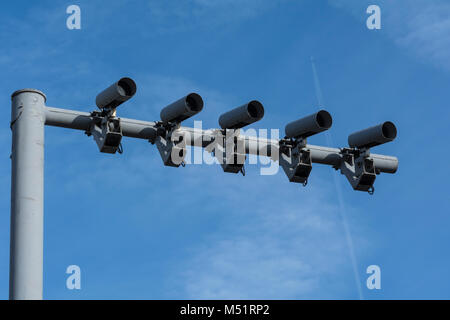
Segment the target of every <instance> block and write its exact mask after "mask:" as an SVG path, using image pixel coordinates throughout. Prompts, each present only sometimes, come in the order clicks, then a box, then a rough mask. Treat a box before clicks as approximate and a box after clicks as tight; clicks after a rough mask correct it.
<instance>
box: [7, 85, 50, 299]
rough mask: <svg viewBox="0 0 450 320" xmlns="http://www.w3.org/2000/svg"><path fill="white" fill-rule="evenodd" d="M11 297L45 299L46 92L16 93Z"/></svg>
mask: <svg viewBox="0 0 450 320" xmlns="http://www.w3.org/2000/svg"><path fill="white" fill-rule="evenodd" d="M11 99H12V110H11V130H12V154H11V160H12V176H11V247H10V278H9V298H10V299H11V300H39V299H42V282H43V246H44V245H43V240H44V124H45V106H44V105H45V100H46V98H45V95H44V94H43V93H42V92H40V91H38V90H34V89H23V90H19V91H16V92H14V93H13V95H12V97H11Z"/></svg>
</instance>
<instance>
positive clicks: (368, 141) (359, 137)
mask: <svg viewBox="0 0 450 320" xmlns="http://www.w3.org/2000/svg"><path fill="white" fill-rule="evenodd" d="M396 136H397V128H396V127H395V125H394V124H393V123H392V122H390V121H386V122H383V123H381V124H379V125H376V126H373V127H370V128H367V129H364V130H361V131H358V132H355V133H352V134H351V135H349V136H348V145H349V146H350V147H352V148H371V147H375V146H378V145H380V144H383V143H386V142H390V141H392V140H394V139H395V137H396Z"/></svg>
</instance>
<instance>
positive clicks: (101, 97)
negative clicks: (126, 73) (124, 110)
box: [95, 78, 136, 109]
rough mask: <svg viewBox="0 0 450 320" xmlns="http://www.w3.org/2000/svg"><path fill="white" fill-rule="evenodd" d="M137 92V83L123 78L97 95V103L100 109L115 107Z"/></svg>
mask: <svg viewBox="0 0 450 320" xmlns="http://www.w3.org/2000/svg"><path fill="white" fill-rule="evenodd" d="M135 93H136V83H135V82H134V81H133V80H132V79H130V78H122V79H120V80H119V81H117V82H116V83H114V84H112V85H111V86H110V87H108V88H106V89H105V90H103V91H102V92H100V93H99V94H98V95H97V98H96V99H95V103H96V104H97V107H99V108H100V109H115V108H117V107H118V106H119V105H121V104H122V103H124V102H125V101H127V100H128V99H130V98H131V97H132V96H134V94H135Z"/></svg>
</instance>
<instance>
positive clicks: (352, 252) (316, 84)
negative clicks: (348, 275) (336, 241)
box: [311, 57, 364, 300]
mask: <svg viewBox="0 0 450 320" xmlns="http://www.w3.org/2000/svg"><path fill="white" fill-rule="evenodd" d="M311 66H312V71H313V77H314V87H315V89H316V98H317V103H318V104H319V106H320V107H324V103H323V96H322V90H321V88H320V82H319V76H318V74H317V70H316V65H315V62H314V57H311ZM325 136H326V139H327V144H328V146H333V139H332V137H331V135H330V134H329V132H328V131H326V132H325ZM333 180H334V185H335V187H336V192H337V196H338V201H339V213H340V216H341V220H342V224H343V225H344V231H345V238H346V241H347V246H348V249H349V255H350V259H351V261H352V266H353V274H354V277H355V282H356V288H357V289H358V294H359V299H360V300H364V296H363V293H362V288H361V279H360V277H359V273H358V262H357V259H356V255H355V249H354V246H353V238H352V234H351V232H350V227H349V225H348V221H347V215H346V213H345V212H346V211H345V202H344V198H343V196H342V187H341V184H340V182H339V180H338V178H337V173H336V172H334V173H333Z"/></svg>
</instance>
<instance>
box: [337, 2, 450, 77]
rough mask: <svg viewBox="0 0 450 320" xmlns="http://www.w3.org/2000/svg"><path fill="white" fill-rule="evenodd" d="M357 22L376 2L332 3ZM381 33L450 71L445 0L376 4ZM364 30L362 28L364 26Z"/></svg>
mask: <svg viewBox="0 0 450 320" xmlns="http://www.w3.org/2000/svg"><path fill="white" fill-rule="evenodd" d="M330 3H331V4H332V5H335V6H338V7H341V8H344V9H346V10H348V11H349V12H351V14H352V15H354V16H355V17H356V18H357V19H361V20H364V19H365V18H366V17H367V15H366V14H365V9H366V8H367V6H368V5H369V4H373V1H359V0H333V1H330ZM377 4H378V5H380V7H381V13H382V30H383V32H386V34H387V35H388V36H389V37H390V38H391V39H392V40H393V41H394V42H395V43H396V44H397V45H398V46H400V47H401V48H404V49H405V50H407V51H408V53H410V54H412V55H413V56H416V57H417V58H419V59H421V60H423V61H426V62H428V63H432V64H433V65H434V66H436V67H438V68H443V69H446V70H447V71H450V3H449V2H448V1H444V0H434V1H429V0H408V1H406V0H397V1H385V0H382V1H377ZM362 26H363V25H362Z"/></svg>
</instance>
